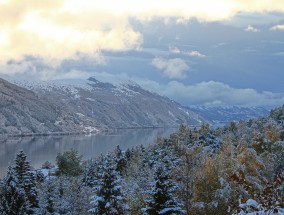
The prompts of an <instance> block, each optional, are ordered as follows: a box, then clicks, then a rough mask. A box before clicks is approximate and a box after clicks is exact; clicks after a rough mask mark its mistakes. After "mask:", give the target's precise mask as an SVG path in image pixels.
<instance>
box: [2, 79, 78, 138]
mask: <svg viewBox="0 0 284 215" xmlns="http://www.w3.org/2000/svg"><path fill="white" fill-rule="evenodd" d="M60 117H66V118H69V119H66V122H67V123H66V126H59V125H58V124H57V123H56V122H57V120H58V119H59V118H60ZM70 119H71V120H70ZM67 130H69V131H75V130H76V122H75V120H74V119H72V113H70V112H65V111H63V109H62V108H58V109H57V106H56V104H55V103H53V102H50V101H47V100H46V99H44V98H41V97H39V96H38V95H37V94H36V93H34V92H32V91H31V90H27V89H25V88H23V87H19V86H17V85H14V84H11V83H9V82H7V81H5V80H3V79H0V134H3V133H10V134H19V133H46V132H62V131H67Z"/></svg>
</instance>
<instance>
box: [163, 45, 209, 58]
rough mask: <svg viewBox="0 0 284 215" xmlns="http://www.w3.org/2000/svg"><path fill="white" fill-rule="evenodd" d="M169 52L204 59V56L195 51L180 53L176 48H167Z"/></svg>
mask: <svg viewBox="0 0 284 215" xmlns="http://www.w3.org/2000/svg"><path fill="white" fill-rule="evenodd" d="M169 50H170V52H171V53H173V54H184V55H189V56H191V57H199V58H202V57H206V55H204V54H202V53H200V52H199V51H197V50H190V51H182V50H180V49H179V48H177V47H169Z"/></svg>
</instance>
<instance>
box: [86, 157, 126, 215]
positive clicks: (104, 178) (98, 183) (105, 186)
mask: <svg viewBox="0 0 284 215" xmlns="http://www.w3.org/2000/svg"><path fill="white" fill-rule="evenodd" d="M99 169H100V173H99V174H98V177H97V179H96V180H95V186H94V190H93V191H94V196H93V197H92V201H91V204H92V205H93V208H91V209H90V210H89V211H90V212H91V213H92V214H98V215H100V214H101V215H103V214H109V215H112V214H113V215H114V214H128V211H129V207H128V205H127V204H126V201H125V198H124V195H123V191H122V187H121V183H122V181H121V178H120V175H119V173H118V172H117V171H116V165H115V163H114V158H113V157H112V156H111V155H110V154H108V155H107V156H106V157H105V160H104V163H102V164H101V166H100V167H99Z"/></svg>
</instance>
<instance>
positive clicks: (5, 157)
mask: <svg viewBox="0 0 284 215" xmlns="http://www.w3.org/2000/svg"><path fill="white" fill-rule="evenodd" d="M176 130H177V129H175V128H166V129H164V128H163V129H124V130H117V131H114V132H111V133H107V134H97V135H92V136H83V135H80V136H60V137H52V136H49V137H34V138H30V137H29V138H13V139H10V140H8V141H5V142H0V178H2V177H3V176H5V174H6V172H7V167H8V166H9V165H11V164H13V161H14V158H15V155H16V153H17V152H18V151H20V150H21V149H23V150H24V152H25V153H26V154H27V158H28V160H29V161H30V163H31V165H32V166H33V167H35V168H39V167H41V165H42V164H43V163H44V162H45V161H50V162H51V163H52V164H55V158H56V155H57V153H59V152H61V153H62V152H64V151H67V150H70V149H71V148H74V149H76V150H78V152H79V154H80V155H83V159H84V160H86V159H89V158H92V157H96V156H98V155H100V154H101V153H102V154H106V153H107V152H110V151H112V150H113V149H114V148H115V147H116V146H117V145H119V146H120V147H121V149H123V150H125V149H127V148H129V147H132V146H137V145H141V144H143V145H148V144H150V143H153V142H154V141H155V139H156V138H157V137H168V136H169V135H170V134H171V133H173V132H175V131H176Z"/></svg>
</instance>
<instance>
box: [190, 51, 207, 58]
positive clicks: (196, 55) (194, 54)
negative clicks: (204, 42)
mask: <svg viewBox="0 0 284 215" xmlns="http://www.w3.org/2000/svg"><path fill="white" fill-rule="evenodd" d="M186 54H187V55H189V56H191V57H206V55H204V54H201V53H200V52H199V51H196V50H191V51H188V52H186Z"/></svg>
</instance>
